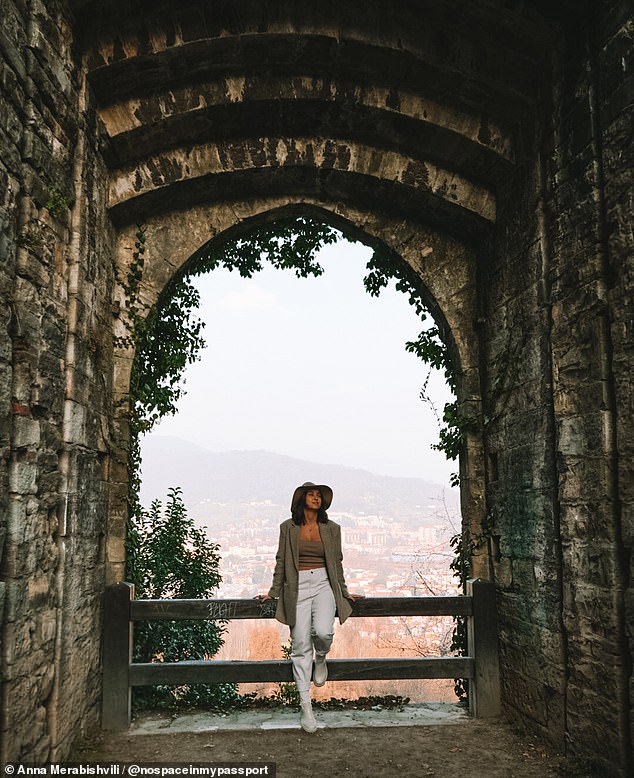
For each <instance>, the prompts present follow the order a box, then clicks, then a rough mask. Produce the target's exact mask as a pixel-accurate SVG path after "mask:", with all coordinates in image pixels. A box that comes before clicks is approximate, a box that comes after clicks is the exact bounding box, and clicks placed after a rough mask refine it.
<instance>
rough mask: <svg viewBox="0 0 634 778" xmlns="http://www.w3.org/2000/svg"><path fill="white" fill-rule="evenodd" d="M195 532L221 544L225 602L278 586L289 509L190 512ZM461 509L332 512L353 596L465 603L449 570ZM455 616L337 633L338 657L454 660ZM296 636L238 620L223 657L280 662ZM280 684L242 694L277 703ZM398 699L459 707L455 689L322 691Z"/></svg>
mask: <svg viewBox="0 0 634 778" xmlns="http://www.w3.org/2000/svg"><path fill="white" fill-rule="evenodd" d="M189 510H190V512H191V515H192V516H193V517H194V518H195V520H196V524H197V525H199V526H201V527H203V528H205V529H206V530H207V533H208V535H209V537H210V539H211V540H212V541H213V542H214V543H218V544H219V545H220V555H221V557H222V561H221V568H220V569H221V574H222V577H223V581H222V584H221V586H220V589H219V590H218V593H217V595H216V596H217V597H219V598H249V597H255V596H256V595H257V594H263V593H266V592H267V591H268V589H269V587H270V585H271V579H272V576H273V569H274V566H275V552H276V550H277V541H278V534H279V524H280V523H281V521H283V520H284V519H285V518H286V517H287V515H288V510H287V509H284V508H283V507H281V506H280V505H276V504H274V503H273V502H272V501H271V500H260V501H251V502H248V503H236V502H231V503H230V502H227V503H219V502H212V501H211V500H201V501H199V502H197V503H196V504H194V505H190V506H189ZM456 514H457V508H456V507H455V506H454V505H452V506H451V507H448V506H447V505H446V504H445V502H444V500H443V501H440V502H439V501H434V502H430V504H428V505H417V506H415V508H414V509H413V508H411V507H410V508H409V509H408V510H406V511H404V512H402V513H401V514H400V515H392V516H388V515H380V514H371V513H361V512H359V513H354V512H336V511H334V510H331V511H329V517H330V518H331V519H333V520H334V521H336V522H338V523H339V524H340V525H341V527H342V544H343V554H344V559H343V565H344V572H345V576H346V582H347V585H348V589H349V591H350V592H353V593H359V594H363V595H365V596H368V597H396V596H399V597H403V596H427V595H444V594H459V593H460V590H459V586H458V582H457V579H456V578H455V577H454V575H453V572H452V570H451V569H450V567H449V565H450V562H451V560H452V559H453V558H454V552H453V549H452V548H451V546H450V539H451V537H452V536H453V535H455V534H456V533H457V532H458V531H459V526H460V519H459V517H458V516H457V515H456ZM453 626H454V625H453V619H452V618H451V617H374V618H353V619H349V620H348V621H347V622H346V623H345V624H344V625H339V624H338V623H337V624H336V629H335V639H334V643H333V648H332V651H331V654H330V655H331V656H332V657H347V658H354V657H408V656H439V655H444V654H448V653H450V652H451V638H452V632H453ZM288 642H289V635H288V627H286V626H284V625H282V624H279V623H278V622H276V621H275V620H274V619H267V620H257V621H256V620H253V621H251V620H245V621H240V620H235V621H232V622H230V623H229V624H228V625H227V632H226V634H225V643H224V646H223V648H222V649H221V652H220V654H218V655H217V656H218V658H222V659H277V658H281V657H282V655H283V654H282V646H283V645H285V644H288ZM276 688H277V687H276V685H275V684H268V685H265V684H249V685H246V684H241V686H240V690H241V691H242V692H247V691H254V690H255V691H258V693H261V694H270V693H271V692H273V691H275V689H276ZM385 694H394V695H401V696H407V697H409V698H410V699H412V700H417V701H420V700H428V701H449V700H454V699H455V696H454V692H453V682H452V681H451V680H422V681H421V680H418V681H416V680H403V681H363V682H362V681H355V682H345V681H338V682H329V683H327V684H326V686H325V687H323V689H314V696H316V697H317V698H319V699H328V698H330V697H347V698H351V697H352V698H354V697H357V696H367V695H385Z"/></svg>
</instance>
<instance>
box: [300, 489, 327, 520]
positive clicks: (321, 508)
mask: <svg viewBox="0 0 634 778" xmlns="http://www.w3.org/2000/svg"><path fill="white" fill-rule="evenodd" d="M321 499H322V504H321V505H320V506H319V510H318V511H317V521H319V522H321V523H322V524H325V523H326V522H327V521H328V514H327V513H326V511H325V509H324V505H323V499H324V497H323V495H322V497H321ZM305 507H306V492H304V493H303V494H302V496H301V497H300V498H299V500H297V502H296V503H295V507H294V508H293V510H292V511H291V516H292V517H293V521H294V522H295V524H303V523H304V508H305Z"/></svg>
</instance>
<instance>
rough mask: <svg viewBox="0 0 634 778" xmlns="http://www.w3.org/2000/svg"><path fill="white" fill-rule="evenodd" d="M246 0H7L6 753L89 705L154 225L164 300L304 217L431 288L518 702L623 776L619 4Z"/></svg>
mask: <svg viewBox="0 0 634 778" xmlns="http://www.w3.org/2000/svg"><path fill="white" fill-rule="evenodd" d="M176 5H178V8H177V7H176ZM233 5H235V8H233V6H232V9H231V12H228V11H226V9H225V10H224V11H220V10H219V9H218V8H216V6H215V5H214V4H209V3H207V4H205V3H202V2H200V1H199V0H186V2H185V3H184V4H183V3H180V4H174V3H169V2H163V1H162V0H159V2H157V3H155V4H154V5H153V9H152V14H151V17H148V16H147V15H146V14H144V13H143V12H142V11H140V10H139V9H138V8H137V6H136V5H135V4H129V3H123V2H119V1H118V0H112V2H111V3H109V4H108V5H107V8H106V10H104V9H103V8H101V6H100V5H99V4H96V3H91V2H89V1H88V0H81V1H80V0H77V1H75V0H69V3H68V4H67V3H63V2H52V3H48V2H43V0H35V1H34V2H30V3H26V2H23V0H19V1H18V0H13V1H12V0H0V16H1V18H2V20H3V25H2V30H0V152H1V153H0V231H1V233H2V234H1V236H0V258H1V260H0V261H1V263H2V264H1V266H0V296H1V297H2V299H3V302H5V304H4V305H3V306H2V311H0V512H2V515H3V516H4V515H7V516H8V524H7V528H6V533H5V534H6V541H5V543H4V550H3V559H2V574H3V577H4V578H6V580H7V586H6V587H5V588H6V595H5V604H4V615H3V619H4V621H3V633H2V640H3V646H4V649H3V650H4V654H3V661H4V662H5V666H6V668H7V671H6V672H5V674H4V677H5V678H6V679H7V680H6V684H7V690H6V693H5V696H4V697H3V699H4V700H5V701H6V702H5V710H3V711H2V717H3V736H2V743H1V746H0V750H1V751H2V754H1V756H0V759H2V760H4V761H12V760H13V761H15V760H17V759H22V758H23V759H25V760H28V761H35V762H42V761H44V760H45V759H47V758H49V757H52V756H53V755H54V756H56V757H57V758H60V759H61V758H63V757H64V756H65V754H66V753H67V751H68V749H69V748H70V745H71V742H72V739H73V737H74V733H75V732H78V731H81V730H82V727H83V726H85V725H86V723H87V722H88V723H91V722H94V721H95V720H96V716H97V715H98V713H97V711H98V697H99V668H98V666H99V624H100V607H101V606H100V592H101V590H102V587H103V584H104V581H105V580H106V579H107V580H109V581H111V580H120V579H121V577H122V576H123V571H124V567H123V565H124V553H125V548H124V532H125V511H126V493H127V483H126V481H127V474H126V461H127V454H126V452H127V444H128V434H129V431H128V423H127V419H126V407H127V405H126V401H127V394H128V387H129V373H130V367H131V360H132V357H133V354H132V353H131V352H130V351H129V350H124V349H121V350H117V349H115V348H114V346H113V336H117V335H118V336H125V335H126V329H125V322H124V319H123V316H122V314H121V311H124V310H125V306H124V302H125V301H124V298H125V294H124V290H123V289H122V288H121V286H120V279H122V278H125V277H126V272H127V269H128V267H129V263H130V262H131V259H132V252H133V248H134V238H135V235H134V233H135V231H136V227H135V221H136V219H140V220H143V221H144V222H145V223H146V227H147V238H148V240H147V254H146V267H145V271H144V276H143V280H142V288H141V295H142V298H143V300H144V302H147V303H148V304H152V303H154V302H155V301H156V300H157V299H158V297H159V295H160V294H161V292H162V291H163V290H164V288H165V286H166V285H167V284H168V283H169V281H170V280H171V279H172V278H173V277H174V275H175V273H177V272H179V271H180V270H182V269H184V268H186V267H189V265H188V263H189V261H190V258H191V257H192V255H193V254H194V253H195V252H196V251H197V250H198V249H199V248H200V247H201V246H203V245H205V244H206V243H207V242H208V241H210V240H212V239H216V240H222V239H223V238H224V237H226V236H227V235H228V234H236V231H237V230H244V229H247V228H249V227H253V226H257V225H258V224H261V223H263V222H265V221H267V220H270V219H271V218H273V217H272V214H278V215H283V214H285V213H290V212H291V211H292V212H293V213H298V212H299V211H302V212H303V213H306V214H312V215H314V216H317V217H318V218H325V219H327V220H331V221H332V223H333V224H335V225H336V226H340V227H341V226H343V227H345V228H346V229H348V230H351V231H352V234H354V235H357V236H362V237H363V238H364V239H366V240H368V241H369V242H371V243H377V244H380V245H384V246H387V247H388V248H389V249H390V250H391V251H393V252H394V254H395V255H397V256H399V257H401V258H402V261H403V262H404V263H406V264H407V265H408V266H409V267H410V268H412V269H413V270H414V271H415V272H416V273H417V274H418V277H419V278H420V282H421V284H422V286H423V287H424V288H425V291H426V293H427V295H428V297H429V300H430V304H431V306H432V312H433V313H434V315H435V316H436V317H437V319H438V322H439V323H440V324H441V326H442V327H443V328H444V329H443V332H446V333H447V336H448V339H449V340H450V341H451V344H452V348H453V350H454V355H455V358H456V364H457V365H458V366H459V368H460V369H459V370H458V373H459V375H458V395H459V396H458V399H459V402H460V407H461V408H462V409H463V410H464V412H465V413H467V412H468V413H469V415H474V416H475V417H479V416H480V415H481V414H482V415H483V416H484V420H485V423H484V424H479V425H477V429H476V430H474V431H471V432H470V433H469V435H468V443H467V446H466V447H465V452H464V456H463V458H462V462H461V476H462V505H463V513H464V517H463V518H464V523H465V526H466V527H467V528H468V529H469V530H470V532H471V533H472V535H473V536H474V537H477V538H478V539H479V540H480V541H481V542H480V545H479V547H478V549H477V551H476V552H475V553H474V556H473V560H472V562H473V572H474V573H475V574H476V575H480V574H481V575H488V574H489V570H490V564H489V562H490V560H489V553H490V552H491V550H493V551H492V553H493V557H494V558H493V560H492V566H493V570H494V572H495V575H496V583H497V587H498V593H499V611H500V612H499V616H500V648H501V657H502V669H503V679H504V689H503V692H504V701H505V709H506V712H507V713H508V715H510V716H513V717H515V718H518V719H520V720H521V721H522V722H523V723H525V724H526V725H528V726H532V727H534V728H537V729H538V730H539V731H540V732H541V733H542V734H543V735H544V736H546V737H549V738H550V739H551V740H553V741H554V742H556V743H557V744H558V745H560V746H561V745H563V744H564V743H565V744H566V745H567V747H568V748H569V750H571V751H572V752H573V753H579V754H583V753H584V752H585V753H586V754H587V753H588V752H589V753H591V754H592V753H593V752H597V753H598V752H600V755H601V758H604V760H605V765H606V771H605V774H606V775H608V774H610V773H609V772H608V769H609V770H610V771H612V772H614V773H615V774H616V773H618V772H619V771H620V772H621V774H623V775H624V774H625V772H626V771H627V770H628V769H629V768H631V767H632V765H631V762H628V759H630V757H629V756H628V750H631V734H629V733H628V731H627V725H626V722H627V718H628V716H629V717H630V720H634V711H633V710H632V704H633V703H634V684H633V683H632V678H631V671H629V670H628V667H629V668H631V667H632V665H633V664H634V642H633V641H634V635H633V633H632V626H631V625H632V623H633V621H634V620H633V619H632V611H633V610H634V605H633V604H632V603H633V602H634V598H633V595H632V588H631V586H632V581H633V580H634V557H633V556H632V547H633V544H632V542H631V541H632V538H633V537H634V510H633V509H632V506H633V505H634V482H633V481H632V479H631V477H630V469H631V462H632V461H633V460H634V433H633V432H632V424H631V418H632V413H633V412H634V399H633V392H632V378H631V376H632V375H634V347H633V346H632V343H633V342H634V339H633V338H632V334H633V333H634V323H633V319H632V313H631V311H632V303H633V299H632V285H633V283H634V270H633V269H632V268H633V266H632V262H631V257H632V255H633V254H634V246H633V245H632V244H633V237H632V231H631V224H630V222H631V213H632V210H633V208H634V200H633V194H632V192H633V191H634V187H633V186H632V183H633V175H634V173H633V171H634V157H633V155H634V144H633V143H632V132H631V126H632V122H631V120H632V104H633V103H632V99H631V98H632V94H633V91H632V83H633V81H632V77H631V75H630V73H631V65H632V59H633V58H634V55H633V54H632V51H633V50H634V46H633V41H634V32H633V30H634V25H633V23H632V18H631V9H628V7H627V4H625V3H623V2H621V1H620V0H606V2H605V3H602V4H586V5H584V6H583V8H578V7H577V5H578V4H577V5H575V4H574V3H573V4H571V3H568V2H566V1H565V0H556V1H555V0H553V2H551V3H536V2H526V3H519V4H518V3H516V4H508V3H503V2H501V0H500V1H499V2H498V1H497V0H487V2H480V1H479V0H478V1H477V2H473V3H471V4H469V7H468V8H465V7H462V6H464V5H465V4H462V6H461V8H460V13H458V12H457V8H458V5H460V4H455V5H456V8H455V9H453V10H454V11H456V12H455V13H453V12H451V13H450V12H449V11H448V9H447V4H446V2H444V0H443V2H441V1H440V0H430V2H428V3H425V4H424V5H425V8H424V10H421V9H420V8H418V7H414V6H415V5H416V4H411V3H410V4H408V3H402V2H395V3H372V2H370V3H367V2H366V3H363V4H359V3H357V0H351V2H347V3H340V4H339V5H333V4H325V5H323V4H322V5H319V4H315V3H307V2H306V3H302V2H291V1H290V0H280V2H278V3H277V4H276V10H275V13H274V14H271V13H270V9H268V6H267V4H263V3H254V2H250V0H239V1H238V2H237V3H235V4H233ZM450 5H451V4H450ZM595 5H596V7H594V6H595ZM573 6H574V7H573ZM591 6H592V8H591ZM496 11H499V13H496ZM377 31H380V32H377ZM589 31H592V32H591V34H590V32H589ZM447 40H451V45H446V44H445V43H443V42H445V41H447ZM85 68H87V69H88V72H87V74H85V72H84V69H85ZM85 75H86V76H87V79H88V84H87V85H85V84H84V81H83V79H84V76H85ZM289 208H290V209H291V210H288V209H289ZM421 247H424V249H422V248H421ZM115 272H116V274H117V275H118V278H119V283H115ZM115 303H118V312H117V309H116V305H115ZM485 451H486V452H487V457H488V459H487V461H486V462H485V453H484V452H485ZM485 465H486V467H485ZM104 534H105V549H106V559H105V560H104V559H102V557H101V551H100V549H102V548H103V538H104ZM0 535H1V536H4V535H3V531H2V529H0ZM60 535H62V536H63V538H64V540H63V542H64V550H65V555H64V556H63V557H61V556H60V553H59V546H58V543H59V536H60ZM58 565H60V567H58ZM58 577H59V578H58ZM59 591H63V592H64V593H65V594H64V597H63V600H62V610H61V611H60V612H57V609H56V608H57V596H58V592H59ZM58 629H59V630H60V631H61V632H60V634H59V635H58V634H57V630H58ZM615 634H619V635H621V634H622V635H625V641H624V642H621V643H619V642H617V641H612V642H610V636H611V635H615ZM627 641H629V642H627ZM625 642H627V645H625ZM628 672H630V676H629V677H628V675H627V674H628ZM55 676H57V677H59V679H60V683H59V685H56V686H55V688H56V689H58V690H59V691H58V692H56V693H55V694H52V693H51V690H52V688H53V678H54V677H55ZM627 689H631V691H630V692H629V698H628V695H627V693H626V691H625V690H627ZM43 701H46V704H47V705H48V706H50V708H51V715H50V716H48V715H46V711H45V709H44V707H42V702H43ZM49 720H55V721H56V722H57V725H56V729H55V731H54V733H53V738H54V742H52V741H51V734H50V733H49V732H48V726H49ZM12 728H13V729H16V730H17V735H15V736H12V737H9V736H8V734H7V733H8V732H9V731H11V730H12ZM606 744H607V745H606Z"/></svg>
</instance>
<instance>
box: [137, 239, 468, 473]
mask: <svg viewBox="0 0 634 778" xmlns="http://www.w3.org/2000/svg"><path fill="white" fill-rule="evenodd" d="M370 254H371V250H370V249H369V248H367V247H366V246H363V245H361V244H353V243H349V242H347V241H342V242H340V243H338V244H336V245H334V246H327V247H325V248H324V249H323V250H322V252H321V253H320V255H319V260H320V262H321V264H322V265H323V267H324V268H325V273H324V275H323V276H321V277H319V278H308V279H297V278H296V277H295V275H294V274H293V272H292V271H289V270H275V269H273V268H271V267H270V266H269V265H268V264H267V265H266V266H265V268H264V269H263V270H262V272H260V273H257V274H256V275H255V276H254V277H253V278H252V279H244V278H240V276H239V275H237V274H236V273H235V272H234V273H229V272H228V271H224V270H216V271H213V272H212V273H209V274H207V275H205V276H202V277H200V278H198V279H196V285H197V286H198V288H199V290H200V292H201V309H200V316H201V318H202V319H203V320H204V321H205V322H206V326H205V329H204V333H203V334H204V336H205V339H206V341H207V348H206V349H205V350H204V351H203V352H202V358H201V360H200V361H199V362H197V363H196V364H194V365H192V366H190V367H189V368H188V370H187V373H186V386H185V388H186V394H185V396H184V397H183V398H182V399H181V401H180V406H179V412H178V414H177V415H176V416H174V417H169V418H166V419H164V420H162V421H161V422H160V424H158V425H157V426H156V427H155V429H154V430H153V431H152V433H151V435H174V436H177V437H179V438H183V439H185V440H189V441H191V442H193V443H196V444H198V445H201V446H204V447H205V448H208V449H210V450H212V451H227V450H247V449H264V450H267V451H272V452H275V453H277V454H286V455H289V456H293V457H298V458H301V459H307V460H311V461H315V462H322V463H326V464H341V465H348V466H352V467H357V468H363V469H366V470H370V471H372V472H374V473H377V474H380V475H395V476H418V477H422V478H425V479H427V480H431V481H436V482H438V483H443V484H444V483H448V481H449V474H450V473H452V472H454V471H455V470H456V469H457V463H455V462H447V461H446V460H445V458H444V455H443V454H441V453H439V452H437V451H433V450H432V449H431V445H432V443H434V442H436V441H437V438H438V424H437V421H436V419H435V416H434V413H433V411H432V410H431V408H430V407H429V405H428V404H427V403H424V402H422V401H421V400H420V397H419V394H420V389H421V387H422V385H423V383H424V381H425V378H426V376H427V373H428V368H427V367H426V366H425V365H424V364H423V363H422V362H421V361H420V360H419V359H418V358H417V357H416V356H414V355H413V354H409V353H407V352H406V351H405V342H406V341H407V340H413V339H415V338H416V336H417V334H418V332H419V331H420V329H421V323H420V319H419V318H418V317H417V316H416V314H415V312H414V310H413V308H412V307H411V306H410V305H409V303H408V301H407V297H406V296H405V295H404V294H403V293H401V292H397V291H396V290H394V289H393V288H388V289H385V290H384V291H383V292H382V294H381V295H380V296H379V297H378V298H373V297H370V295H369V294H367V292H366V291H365V289H364V287H363V276H364V270H365V264H366V262H367V260H368V259H369V257H370ZM429 321H431V319H430V320H429ZM429 393H430V394H431V395H432V396H433V397H434V398H435V403H436V406H437V407H438V409H439V411H440V412H442V407H443V405H444V403H445V402H446V401H448V400H449V399H450V393H449V390H448V389H447V387H446V385H445V383H444V379H443V377H442V375H440V374H435V375H432V377H431V381H430V385H429Z"/></svg>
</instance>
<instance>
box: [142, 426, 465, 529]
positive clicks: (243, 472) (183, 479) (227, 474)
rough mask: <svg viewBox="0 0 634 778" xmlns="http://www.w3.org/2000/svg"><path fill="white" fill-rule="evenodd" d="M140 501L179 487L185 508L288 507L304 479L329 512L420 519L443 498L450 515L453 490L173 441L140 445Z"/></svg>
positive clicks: (278, 456) (151, 439)
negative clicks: (326, 497)
mask: <svg viewBox="0 0 634 778" xmlns="http://www.w3.org/2000/svg"><path fill="white" fill-rule="evenodd" d="M142 451H143V483H142V488H141V501H142V503H143V504H144V505H149V504H150V502H151V501H152V500H153V499H156V498H159V499H161V500H164V499H165V496H166V493H167V490H168V489H169V488H170V487H172V486H180V487H182V489H183V497H184V499H185V502H186V503H187V504H188V505H194V504H196V503H199V502H201V501H202V500H211V501H212V502H227V503H233V502H236V503H245V502H251V501H262V500H271V501H272V503H273V504H275V505H280V506H282V508H283V509H284V510H287V509H288V506H289V503H290V498H291V495H292V493H293V489H294V488H295V487H296V486H298V485H299V484H301V483H304V482H305V481H313V482H315V483H326V484H328V485H329V486H331V487H332V488H333V490H334V494H335V498H334V500H333V506H332V507H333V510H335V511H353V512H355V513H359V512H365V513H372V514H374V513H378V514H381V515H397V514H398V515H400V516H401V517H404V518H406V517H407V516H408V515H409V514H412V516H414V515H416V516H418V517H420V513H421V510H420V508H421V507H427V506H429V505H431V504H437V505H438V509H439V512H441V510H442V505H443V500H444V502H445V504H446V505H447V507H448V508H449V509H450V510H452V511H453V512H454V513H455V511H457V505H458V502H459V497H458V493H457V490H455V489H447V488H445V487H444V486H442V485H439V484H435V483H431V482H429V481H425V480H424V479H422V478H396V477H392V476H382V475H375V474H374V473H370V472H368V471H367V470H358V469H356V468H352V467H345V466H342V465H323V464H318V463H315V462H308V461H305V460H302V459H294V458H293V457H288V456H283V455H281V454H273V453H271V452H268V451H223V452H219V453H218V452H213V451H209V450H208V449H205V448H202V447H201V446H197V445H195V444H193V443H189V442H188V441H184V440H181V439H180V438H174V437H167V436H165V437H149V438H147V439H146V440H144V441H143V445H142Z"/></svg>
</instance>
